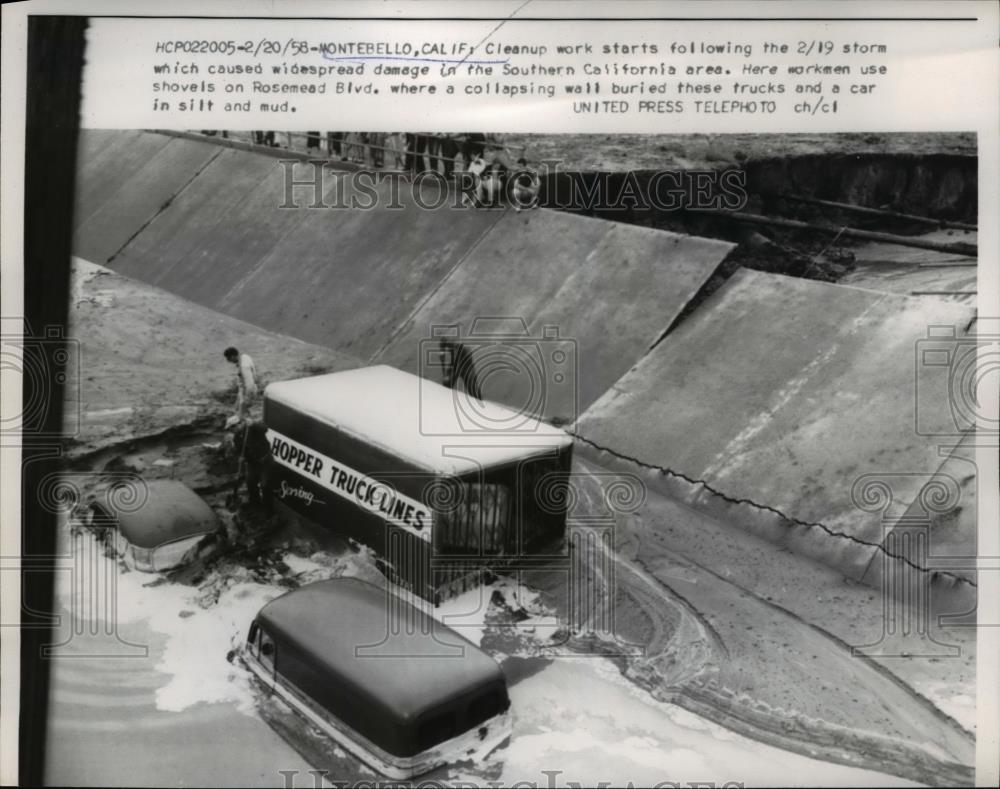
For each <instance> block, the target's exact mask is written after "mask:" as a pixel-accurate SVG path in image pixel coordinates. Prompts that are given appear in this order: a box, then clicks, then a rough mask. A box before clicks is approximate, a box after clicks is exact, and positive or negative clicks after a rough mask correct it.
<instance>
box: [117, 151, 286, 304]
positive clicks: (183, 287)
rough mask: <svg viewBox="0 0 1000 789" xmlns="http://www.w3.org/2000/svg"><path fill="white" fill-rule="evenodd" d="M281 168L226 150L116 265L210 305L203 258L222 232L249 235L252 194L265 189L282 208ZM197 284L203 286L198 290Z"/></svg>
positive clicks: (265, 159)
mask: <svg viewBox="0 0 1000 789" xmlns="http://www.w3.org/2000/svg"><path fill="white" fill-rule="evenodd" d="M278 170H280V165H279V164H278V162H277V160H276V159H272V158H270V157H266V156H251V155H248V154H246V153H243V152H241V151H234V150H228V149H223V150H222V153H220V154H219V156H218V157H217V158H216V159H215V160H214V161H213V162H212V164H211V165H210V166H209V167H206V168H205V169H204V170H203V171H202V172H201V173H200V174H199V175H198V177H197V178H195V179H194V180H193V181H191V183H190V184H188V186H187V187H186V188H185V189H184V192H183V195H182V196H181V197H180V198H179V199H177V200H175V201H174V202H173V203H171V205H170V207H169V208H168V209H167V210H166V211H164V212H163V213H162V214H160V216H158V217H157V218H156V221H154V222H151V223H150V224H149V225H148V226H147V227H146V229H145V230H144V231H143V232H142V233H140V234H139V235H137V236H136V237H135V238H133V239H132V241H131V242H130V243H129V244H128V245H126V246H125V248H124V249H122V251H121V252H120V253H119V255H118V256H117V257H116V258H115V259H114V261H112V263H113V265H114V267H115V268H116V269H117V270H118V271H121V272H122V273H123V274H127V275H129V276H132V277H137V278H138V279H141V280H143V281H144V282H148V283H150V284H153V285H159V286H160V287H163V288H166V289H167V290H172V291H174V292H175V293H180V292H183V291H189V292H188V294H187V295H188V297H189V298H194V297H195V296H197V297H198V298H197V299H196V300H199V301H201V302H202V303H209V302H210V301H211V299H212V297H213V295H214V296H217V295H218V293H215V294H213V292H212V290H211V289H210V288H209V289H208V290H206V289H205V286H204V283H205V275H206V274H209V272H208V271H206V264H205V262H204V261H203V260H202V259H201V258H202V257H203V256H204V254H205V251H206V249H208V248H211V246H212V244H213V242H216V241H218V239H219V236H220V234H221V235H223V236H230V237H235V236H237V235H239V234H241V233H242V232H243V231H244V229H245V226H246V224H247V223H246V221H245V216H244V215H243V214H245V212H246V211H247V208H246V201H247V200H248V199H250V198H251V193H252V192H254V191H255V190H257V189H261V190H262V192H263V194H261V195H260V196H261V198H262V199H263V200H264V201H267V200H268V199H269V195H270V196H271V199H273V202H274V206H277V205H279V204H280V194H275V193H274V192H275V187H280V185H281V179H280V178H278V177H275V175H274V173H275V171H278ZM269 176H270V180H267V179H268V178H269ZM264 205H265V206H266V202H265V203H264ZM241 220H243V221H241ZM211 265H214V266H218V262H217V261H216V262H214V263H212V264H211ZM194 283H199V285H198V287H197V288H196V289H195V288H194V287H193V286H194ZM195 290H197V293H196V292H195ZM223 291H224V287H223Z"/></svg>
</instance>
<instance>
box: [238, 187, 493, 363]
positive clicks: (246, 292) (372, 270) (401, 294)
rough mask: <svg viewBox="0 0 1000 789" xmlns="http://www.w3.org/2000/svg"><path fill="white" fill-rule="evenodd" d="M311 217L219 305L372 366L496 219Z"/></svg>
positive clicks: (317, 213)
mask: <svg viewBox="0 0 1000 789" xmlns="http://www.w3.org/2000/svg"><path fill="white" fill-rule="evenodd" d="M387 200H388V194H387V189H385V188H380V190H379V202H378V205H377V206H376V207H374V208H372V209H370V210H361V209H339V208H334V209H317V210H306V211H305V214H306V216H305V218H304V219H303V221H302V222H301V223H300V224H299V225H298V226H297V227H296V228H295V231H294V232H292V233H287V234H285V235H284V236H283V237H282V238H281V240H280V242H279V243H278V244H276V245H275V247H274V248H273V249H272V250H271V251H270V253H269V254H268V255H267V256H266V258H265V259H264V260H263V261H262V262H261V264H260V265H259V266H258V267H257V268H256V269H255V270H254V272H253V273H252V274H250V275H249V276H248V277H247V278H246V279H245V280H243V281H241V282H240V283H239V284H237V285H236V286H235V287H234V288H233V289H232V290H231V291H230V292H229V293H227V294H226V295H225V297H223V298H222V299H221V300H220V301H219V308H220V309H222V310H223V311H225V312H227V313H229V314H231V315H234V316H236V317H239V318H242V319H243V320H246V321H250V322H252V323H256V324H258V325H260V326H263V327H265V328H271V329H272V330H274V331H283V332H287V333H290V334H294V335H295V336H297V337H299V338H301V339H303V340H306V341H307V342H314V343H319V344H322V345H327V346H330V347H334V348H337V349H338V350H341V351H344V352H347V353H351V354H354V355H355V356H358V357H361V358H369V357H371V356H372V355H373V354H374V353H375V352H376V351H377V350H378V349H379V348H380V347H381V346H382V344H383V343H384V342H385V341H386V339H387V338H388V337H389V336H390V335H391V334H392V332H393V330H394V329H395V328H396V327H397V326H398V325H399V324H400V323H402V322H403V321H405V320H406V318H407V317H408V316H409V315H410V313H411V312H412V311H413V309H414V308H415V307H416V306H417V305H418V303H419V302H420V300H421V299H422V298H424V297H425V296H426V294H427V293H428V292H430V291H431V290H433V288H434V287H435V286H436V285H437V284H438V283H439V282H440V281H441V280H442V278H444V277H445V276H446V275H447V274H448V273H449V272H450V271H451V270H452V269H453V268H454V267H455V266H456V265H457V264H458V263H459V261H461V260H462V259H463V257H464V256H465V255H466V254H467V253H468V251H469V249H470V248H473V247H474V246H475V245H476V244H477V243H478V242H479V240H480V239H481V238H482V237H483V235H484V233H486V231H487V230H489V228H491V227H492V226H493V224H494V223H495V222H496V221H497V219H498V218H499V217H498V216H497V215H496V214H491V213H490V212H476V211H468V210H452V209H450V208H441V209H439V210H434V211H427V210H421V209H420V208H418V207H416V206H413V205H405V206H404V208H402V209H401V210H393V209H389V208H386V207H385V206H386V204H387Z"/></svg>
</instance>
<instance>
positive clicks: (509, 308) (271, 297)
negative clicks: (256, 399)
mask: <svg viewBox="0 0 1000 789" xmlns="http://www.w3.org/2000/svg"><path fill="white" fill-rule="evenodd" d="M81 145H82V152H81V161H82V162H84V164H83V165H82V171H81V174H80V182H81V187H80V192H79V198H78V218H79V220H78V223H77V229H76V240H75V246H76V249H77V253H78V254H80V255H81V256H82V257H86V258H88V259H90V260H93V261H95V262H97V263H100V264H102V265H108V266H110V267H112V268H114V269H115V270H116V271H119V272H120V273H123V274H126V275H128V276H131V277H135V278H137V279H140V280H142V281H144V282H147V283H150V284H153V285H156V286H158V287H161V288H164V289H165V290H168V291H170V292H172V293H175V294H178V295H180V296H183V297H184V298H187V299H190V300H191V301H194V302H196V303H198V304H202V305H204V306H207V307H211V308H212V309H215V310H218V311H220V312H223V313H225V314H227V315H230V316H232V317H236V318H239V319H241V320H244V321H247V322H249V323H252V324H254V325H256V326H260V327H262V328H264V329H267V330H270V331H276V332H280V333H283V334H287V335H290V336H293V337H296V338H298V339H301V340H304V341H306V342H311V343H316V344H319V345H324V346H326V347H329V348H332V349H335V350H337V351H340V352H344V353H348V354H351V355H353V356H356V357H358V358H361V359H373V358H377V359H378V360H379V361H386V362H389V363H391V364H394V365H396V366H399V367H402V368H404V369H408V370H413V371H417V370H419V369H421V365H422V361H421V352H422V351H423V350H424V348H425V346H424V345H423V344H422V341H423V340H425V339H429V338H430V336H431V332H432V329H433V327H434V326H438V325H441V324H454V325H455V326H456V327H457V330H458V331H459V332H460V333H461V334H462V335H464V336H468V335H470V334H471V333H473V332H474V331H478V329H479V328H481V326H482V322H480V323H477V322H476V319H477V318H496V317H505V318H514V319H516V322H518V323H519V324H520V325H521V328H522V329H523V331H524V332H526V333H525V334H523V335H516V336H513V337H511V336H507V337H506V339H505V338H504V337H503V336H500V335H498V334H497V333H496V332H495V331H491V330H489V329H487V330H486V332H485V335H480V336H479V337H478V340H479V341H481V342H485V343H487V344H490V345H496V346H498V347H499V346H504V348H503V351H502V352H501V353H500V354H499V356H500V357H502V358H504V359H506V360H508V361H510V360H513V361H514V363H515V368H516V366H517V363H518V360H520V359H522V357H524V358H523V361H524V364H527V365H528V368H529V370H528V372H529V373H531V376H533V381H532V383H533V385H535V384H537V386H538V387H545V390H546V392H547V395H546V397H545V398H544V399H543V400H541V401H538V402H535V401H534V400H532V394H531V392H530V391H528V392H526V391H524V389H523V387H521V385H520V384H519V383H518V382H519V381H523V380H524V379H525V371H524V370H523V369H514V370H513V371H506V370H500V371H499V372H498V373H497V374H496V375H490V374H487V375H486V376H484V380H485V383H484V387H485V391H486V395H487V396H488V397H491V398H493V399H497V400H500V401H501V402H506V403H508V404H510V405H513V406H524V405H525V404H527V405H529V406H531V408H532V410H534V411H535V412H536V413H540V414H542V415H543V416H546V417H550V418H560V419H562V420H563V421H571V420H572V419H574V418H575V417H576V416H578V414H579V413H580V412H581V411H582V409H583V408H585V407H586V406H587V405H589V404H590V403H591V402H593V401H594V400H595V399H596V398H597V397H598V396H600V394H601V393H602V392H604V391H605V390H606V389H607V387H608V386H610V385H611V383H613V382H614V380H615V379H616V378H617V377H618V376H619V375H621V373H623V372H625V370H627V369H628V367H629V366H630V365H631V364H632V363H633V362H634V361H636V360H637V359H638V358H639V357H641V356H642V355H643V354H644V353H645V352H646V351H647V349H648V348H650V347H651V346H652V345H653V344H654V343H655V342H656V341H657V340H658V339H659V338H660V337H661V336H662V335H663V333H664V332H665V331H666V329H667V328H668V327H669V326H670V324H671V323H672V322H673V320H674V319H675V318H676V316H677V315H678V314H679V313H680V312H681V310H682V309H683V307H684V306H685V305H686V304H687V303H688V302H689V301H690V300H691V299H692V298H693V297H694V295H695V294H696V293H697V291H698V289H699V288H700V287H701V286H702V285H703V284H704V283H705V282H706V281H707V280H708V279H709V278H710V277H711V276H712V273H713V272H714V271H715V269H716V268H717V267H718V265H719V264H720V262H721V261H722V260H723V258H725V256H726V255H727V254H728V253H729V252H730V250H731V249H732V245H730V244H728V243H725V242H719V241H714V240H711V239H701V238H692V237H688V236H682V235H677V234H673V233H666V232H659V231H652V230H649V229H645V228H637V227H624V226H621V225H617V224H614V223H611V222H605V221H601V220H596V219H586V218H580V217H573V216H568V215H565V214H561V213H559V212H555V211H548V210H538V211H532V212H525V213H521V214H516V213H515V212H513V211H510V210H482V209H480V210H476V209H468V208H463V207H462V206H457V207H456V206H455V205H454V202H455V198H454V196H447V199H444V200H442V199H441V195H440V193H438V192H435V187H434V184H433V183H431V184H428V185H425V187H424V191H422V192H420V194H419V195H418V197H419V198H420V200H419V201H418V200H417V199H415V196H414V193H413V192H412V190H411V189H410V188H409V186H407V185H404V188H401V189H398V190H393V188H392V185H391V184H381V185H378V186H377V187H371V189H367V188H365V187H364V185H362V186H360V187H359V185H358V183H357V182H356V181H354V180H353V179H352V178H350V177H349V176H348V175H347V174H345V173H343V172H337V171H333V170H329V169H324V168H321V167H319V166H318V165H313V164H309V163H305V162H296V163H295V164H294V165H292V164H290V163H287V164H283V163H282V162H280V161H279V160H277V159H275V158H274V157H272V156H265V155H261V154H257V153H253V152H249V151H245V150H238V149H234V148H229V147H220V146H216V145H212V144H211V143H206V142H200V141H196V140H192V139H186V138H183V137H171V136H166V135H159V134H152V133H148V132H119V131H104V132H102V131H88V132H86V133H85V134H84V136H83V140H82V142H81ZM293 182H294V183H293ZM296 184H297V185H296ZM314 184H315V185H316V186H314ZM355 199H357V200H358V201H359V203H360V205H362V206H368V207H367V208H347V209H345V208H344V206H351V205H352V202H353V201H354V200H355ZM428 206H436V208H433V209H429V208H428ZM546 327H554V329H551V330H549V333H548V334H547V333H546V332H547V328H546ZM515 334H516V333H515ZM557 345H558V346H559V348H560V349H561V350H563V351H564V352H565V353H566V355H565V357H562V356H560V357H559V358H560V359H564V361H563V362H560V363H558V364H556V365H553V364H552V363H551V360H550V359H547V358H543V356H545V354H547V353H549V354H551V352H554V350H556V346H557ZM436 372H437V371H435V373H436ZM508 372H510V374H507V373H508ZM555 375H559V376H561V379H560V382H559V383H555V382H554V381H552V380H548V379H547V378H546V377H547V376H555ZM531 376H529V377H531ZM543 379H545V380H543ZM529 388H530V387H529ZM557 392H562V393H564V395H562V396H556V393H557Z"/></svg>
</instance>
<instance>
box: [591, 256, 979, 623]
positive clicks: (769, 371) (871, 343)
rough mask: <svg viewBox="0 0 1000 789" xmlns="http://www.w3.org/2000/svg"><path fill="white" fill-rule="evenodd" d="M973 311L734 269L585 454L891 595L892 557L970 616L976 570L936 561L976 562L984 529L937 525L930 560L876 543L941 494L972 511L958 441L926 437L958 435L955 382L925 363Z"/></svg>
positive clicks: (643, 374) (620, 390) (965, 522)
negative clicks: (947, 554) (888, 568)
mask: <svg viewBox="0 0 1000 789" xmlns="http://www.w3.org/2000/svg"><path fill="white" fill-rule="evenodd" d="M973 314H974V313H973V311H972V309H971V308H970V307H968V306H965V305H961V304H954V303H949V302H946V301H943V300H938V299H926V298H925V299H915V298H907V297H902V296H895V295H888V294H883V293H877V292H874V291H867V290H862V289H858V288H848V287H843V286H839V285H830V284H826V283H818V282H811V281H807V280H802V279H793V278H788V277H783V276H780V275H773V274H764V273H760V272H752V271H749V270H741V271H739V272H737V274H736V275H734V276H733V277H732V278H731V279H730V281H729V282H728V283H727V284H726V285H725V286H724V287H723V288H722V289H721V290H720V291H718V292H717V293H716V294H714V295H713V296H712V297H711V298H710V299H709V300H708V301H706V302H705V303H704V304H703V305H702V306H701V307H700V308H699V309H698V310H697V311H696V312H695V313H694V314H692V315H691V316H690V317H689V318H688V319H687V320H686V321H685V322H684V323H682V324H681V325H680V326H679V327H678V328H677V329H676V330H674V331H673V332H672V333H671V334H670V335H668V337H667V338H666V339H665V340H664V341H663V342H662V343H660V344H659V345H658V346H657V347H656V348H654V349H653V351H651V352H650V353H649V354H648V355H647V356H645V357H644V358H643V359H641V360H640V361H639V363H638V364H636V365H635V366H634V367H633V368H632V369H631V370H630V371H629V372H628V373H626V374H625V375H624V376H622V378H621V379H620V380H618V381H617V382H616V383H615V384H614V385H613V386H612V387H611V389H609V390H608V392H606V393H605V395H604V396H603V397H602V398H601V399H600V400H598V401H597V402H596V403H595V404H594V405H593V406H592V407H591V408H590V409H588V411H587V412H586V413H585V414H584V415H583V417H582V418H581V419H580V420H579V422H578V423H577V425H576V426H575V432H576V433H577V435H578V437H579V445H580V448H581V451H582V452H584V453H585V454H586V453H590V454H592V455H593V456H594V457H595V459H596V460H597V461H598V462H600V463H603V464H606V465H608V464H611V465H615V464H617V465H622V464H623V465H624V466H626V467H629V468H630V469H632V470H633V471H634V470H636V469H640V470H641V471H642V473H643V476H644V478H645V479H646V480H647V481H648V482H649V483H650V484H652V485H654V486H657V487H659V488H660V489H662V490H664V491H666V492H667V493H668V494H669V495H671V496H674V497H677V498H679V499H680V500H682V501H686V502H688V503H690V504H693V505H696V506H698V507H702V508H706V509H708V510H709V511H712V512H714V513H716V514H717V515H718V516H719V517H721V518H723V519H724V520H726V521H727V522H730V523H734V524H739V525H741V526H742V527H743V528H745V529H748V530H750V531H752V532H754V533H757V534H759V535H761V536H765V537H767V538H768V539H770V540H773V541H775V542H777V543H779V544H782V545H785V546H787V547H789V548H791V549H792V550H794V551H796V552H799V553H802V554H804V555H807V556H809V557H812V558H814V559H817V560H819V561H822V562H824V563H826V564H829V565H831V566H833V567H836V568H838V569H840V570H841V571H842V572H843V573H844V574H845V575H847V576H848V577H849V578H852V579H855V580H862V579H866V580H868V581H871V582H875V583H880V582H881V578H882V571H876V570H872V565H873V563H881V562H883V559H885V558H886V557H887V556H888V557H889V558H890V559H891V560H892V561H893V562H899V563H901V565H902V566H903V567H906V568H909V569H911V570H916V571H927V572H928V573H930V574H931V577H932V579H933V580H932V584H933V586H932V588H933V596H934V598H935V603H936V605H940V606H943V608H944V610H946V611H948V612H950V613H956V614H957V613H964V612H967V611H968V610H970V609H971V608H973V607H974V606H975V599H976V587H975V578H974V574H973V572H972V571H971V570H962V569H961V568H957V569H956V567H955V566H954V565H955V563H954V562H953V563H951V566H950V567H949V568H947V569H946V570H943V571H941V572H938V571H936V570H935V568H934V567H933V558H932V554H934V545H935V543H937V542H940V543H942V544H944V543H947V544H948V545H949V546H951V547H950V551H951V553H952V555H957V552H961V551H964V552H965V553H964V555H966V556H974V555H975V544H976V543H975V520H974V518H969V517H942V515H944V512H943V511H942V512H928V513H927V514H926V518H925V521H926V529H927V530H929V536H928V537H927V538H926V539H927V540H928V541H929V543H930V546H929V550H928V546H927V543H926V542H925V543H924V544H923V546H922V547H919V546H916V544H914V546H915V547H913V548H908V547H905V546H901V545H897V547H896V548H893V549H892V550H889V551H888V552H887V551H886V550H885V549H884V548H883V546H884V545H885V544H887V543H886V538H887V536H888V535H889V534H891V533H892V532H893V530H894V529H896V527H897V525H898V522H899V519H900V517H901V516H902V515H903V514H904V513H905V512H906V511H907V510H908V509H909V510H910V512H911V514H912V512H913V510H912V507H913V506H914V505H915V503H919V502H924V503H928V502H932V503H933V502H936V504H935V506H939V507H943V506H944V503H943V502H941V501H939V500H937V499H935V495H936V494H935V493H934V492H935V491H937V489H938V488H939V487H941V486H942V485H945V486H947V488H948V490H949V493H950V494H951V498H950V501H949V503H948V504H947V507H946V509H947V511H948V512H950V513H952V514H953V515H957V513H959V512H960V511H966V512H967V513H969V512H972V513H974V512H975V502H974V500H973V501H970V500H969V499H970V498H971V497H972V496H973V495H974V493H973V487H972V485H971V479H970V477H969V474H968V473H967V472H966V473H964V474H963V476H962V477H961V479H960V480H956V483H957V484H953V482H952V480H953V477H952V476H951V475H946V472H945V471H941V470H940V469H941V467H942V464H943V463H944V456H942V454H941V450H940V449H939V445H941V444H942V443H943V444H945V445H946V446H947V445H948V444H949V442H950V444H955V443H957V441H958V438H955V437H949V436H943V437H942V436H938V435H928V434H927V432H928V431H929V430H940V429H941V426H942V425H947V424H949V422H951V423H952V424H953V423H954V422H953V417H952V414H951V408H950V404H949V401H948V393H947V391H946V390H945V388H946V387H947V381H946V380H937V378H934V373H937V374H938V377H940V376H941V372H940V371H939V370H936V369H925V368H923V367H922V366H921V365H919V364H918V362H919V360H920V358H921V356H920V355H919V352H920V350H921V348H922V345H923V344H925V343H926V342H927V341H928V329H929V328H930V327H940V326H950V327H953V329H954V331H955V334H956V337H957V338H958V340H959V341H960V340H961V338H962V336H963V331H964V328H965V327H967V326H968V324H969V322H970V320H971V319H972V317H973ZM915 371H916V374H915ZM942 387H945V388H942ZM945 455H947V451H946V452H945ZM928 492H930V498H928ZM931 516H933V517H931ZM897 536H898V535H897ZM890 542H893V541H890ZM895 542H896V543H898V542H899V541H895ZM958 546H961V547H958Z"/></svg>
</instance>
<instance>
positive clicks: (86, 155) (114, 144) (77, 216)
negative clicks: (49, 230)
mask: <svg viewBox="0 0 1000 789" xmlns="http://www.w3.org/2000/svg"><path fill="white" fill-rule="evenodd" d="M170 140H171V138H170V137H167V136H165V135H163V134H149V133H147V132H142V131H131V130H128V131H123V130H118V129H84V130H83V131H82V132H81V136H80V141H79V143H78V152H77V174H76V201H75V205H76V210H75V213H74V217H73V226H74V228H76V229H77V230H78V231H79V228H80V227H81V226H83V225H84V224H85V223H86V221H87V220H88V219H89V218H90V217H91V216H93V215H94V214H95V213H97V212H98V211H99V210H100V209H101V208H102V207H103V206H104V204H105V203H106V202H107V201H108V200H109V199H110V198H111V196H112V195H114V194H115V193H116V192H117V191H118V190H119V189H121V188H122V186H123V185H124V184H125V182H126V181H127V180H128V179H129V178H131V177H132V176H133V175H134V174H135V172H136V171H137V170H139V169H140V168H141V167H143V166H144V165H145V164H146V163H147V162H148V161H149V160H150V159H151V158H152V157H153V156H155V155H156V153H157V152H158V151H160V150H162V149H163V148H165V147H166V145H167V144H168V143H169V142H170Z"/></svg>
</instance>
